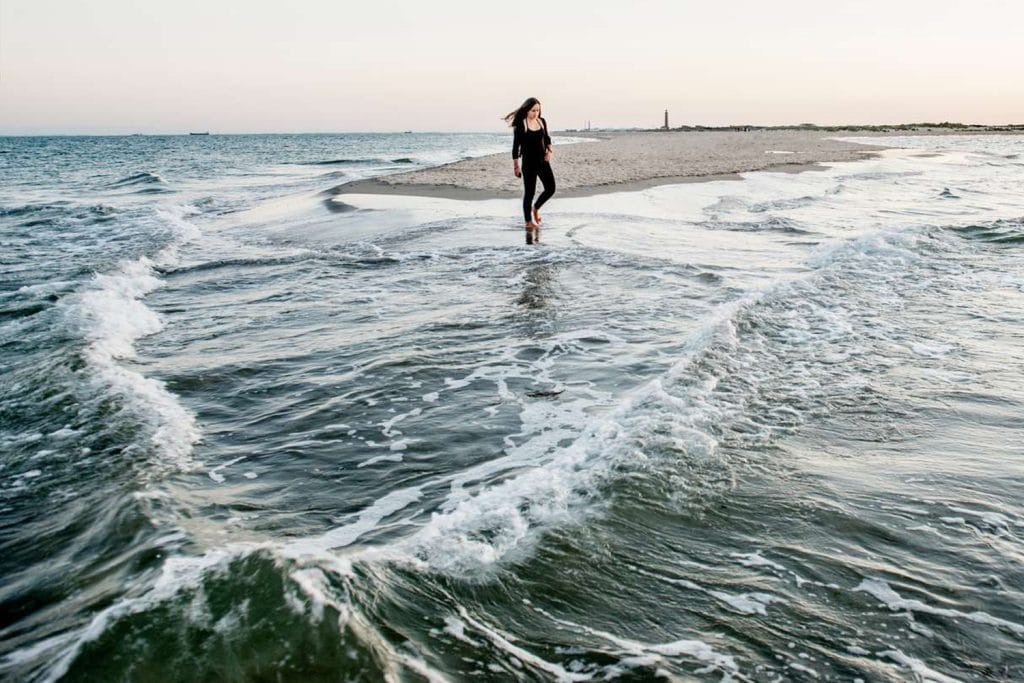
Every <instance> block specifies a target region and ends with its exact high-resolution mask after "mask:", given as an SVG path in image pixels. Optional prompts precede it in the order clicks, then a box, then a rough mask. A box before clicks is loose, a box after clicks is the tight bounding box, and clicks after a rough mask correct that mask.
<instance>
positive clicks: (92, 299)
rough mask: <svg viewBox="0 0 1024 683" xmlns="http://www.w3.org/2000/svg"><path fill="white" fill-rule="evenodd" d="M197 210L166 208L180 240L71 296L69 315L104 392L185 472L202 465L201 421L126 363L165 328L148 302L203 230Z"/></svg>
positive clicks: (164, 456) (162, 387)
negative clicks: (180, 252)
mask: <svg viewBox="0 0 1024 683" xmlns="http://www.w3.org/2000/svg"><path fill="white" fill-rule="evenodd" d="M190 212H191V210H190V209H187V208H181V209H179V210H177V211H172V210H169V209H168V210H163V211H162V212H161V215H162V216H163V217H164V218H165V219H166V220H168V221H169V222H170V223H171V224H172V226H173V227H174V228H175V231H176V235H177V238H176V241H175V242H173V243H172V244H171V245H170V246H168V247H166V248H165V249H163V250H161V252H160V253H158V254H157V255H156V256H155V257H154V259H152V260H151V259H149V258H147V257H145V256H143V257H140V258H139V259H137V260H135V261H125V262H122V263H121V265H120V267H119V268H118V269H117V270H116V271H114V272H112V273H101V274H98V275H96V276H95V277H94V278H93V280H92V282H90V283H89V285H88V286H87V287H86V288H85V289H84V290H83V291H82V292H80V293H78V294H77V295H73V296H70V297H68V298H67V301H66V303H65V304H64V309H65V313H66V314H67V315H68V317H69V318H70V319H71V321H72V323H73V324H74V325H75V326H77V327H78V328H79V329H80V330H81V333H82V334H83V336H84V337H85V339H86V342H87V346H86V348H85V349H84V350H83V355H84V357H85V359H86V362H87V363H88V365H89V367H90V369H91V371H92V379H93V381H94V382H95V383H96V385H97V386H98V388H99V390H100V392H101V394H107V395H110V394H113V395H116V396H118V397H119V398H120V399H121V400H122V408H121V409H122V410H123V411H124V412H125V413H127V414H130V415H132V416H133V418H134V419H137V420H139V421H140V422H141V423H142V424H144V425H145V427H146V428H145V433H146V436H147V438H148V441H149V443H150V445H151V447H152V448H153V449H154V451H156V452H157V453H159V454H160V456H161V459H162V461H163V463H164V464H165V465H169V466H172V467H174V468H177V469H181V470H190V469H195V468H196V467H197V465H196V463H195V462H194V460H193V458H192V446H193V444H194V443H195V442H196V441H198V440H199V436H200V433H199V427H198V425H197V424H196V421H195V417H194V416H193V415H192V413H191V412H190V411H189V410H188V409H186V408H185V407H184V406H183V405H181V403H180V402H179V401H178V400H177V397H176V396H175V395H174V394H172V393H171V392H170V391H168V390H167V387H166V385H165V384H164V383H163V382H162V381H160V380H157V379H153V378H150V377H146V376H144V375H143V374H141V373H140V372H137V371H136V370H134V369H131V368H129V367H127V366H126V365H124V364H123V362H122V361H125V360H131V359H133V358H135V355H136V354H135V342H136V341H138V340H139V339H140V338H142V337H145V336H148V335H152V334H155V333H157V332H159V331H160V330H161V329H162V328H163V323H162V322H161V320H160V317H159V316H158V315H157V314H156V313H155V312H154V311H153V310H151V309H150V308H148V307H147V306H146V305H145V304H144V303H143V302H142V299H143V297H145V296H146V295H147V294H149V293H150V292H152V291H153V290H155V289H156V288H158V287H160V286H161V284H162V281H161V280H160V279H159V278H158V277H157V276H156V273H155V270H154V266H155V265H156V264H157V263H160V264H168V263H172V262H174V260H175V259H176V258H177V246H178V244H180V243H182V242H183V241H185V240H187V239H192V238H194V237H195V236H196V234H197V232H198V230H197V228H195V226H192V225H191V224H190V223H188V221H186V220H185V218H184V216H185V215H187V214H188V213H190Z"/></svg>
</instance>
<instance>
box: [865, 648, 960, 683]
mask: <svg viewBox="0 0 1024 683" xmlns="http://www.w3.org/2000/svg"><path fill="white" fill-rule="evenodd" d="M878 656H879V657H888V658H889V659H891V660H892V661H894V662H896V663H897V664H900V665H902V666H905V667H907V668H908V669H910V671H911V672H912V673H913V674H914V680H916V681H920V683H960V679H959V678H953V677H952V676H947V675H945V674H943V673H939V672H938V671H936V670H935V669H932V668H931V667H929V666H928V665H927V664H925V663H924V662H922V661H921V660H920V659H917V658H916V657H911V656H910V655H906V654H904V653H903V652H902V651H900V650H897V649H895V648H893V649H891V650H883V651H881V652H879V653H878Z"/></svg>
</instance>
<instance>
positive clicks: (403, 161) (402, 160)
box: [391, 157, 416, 164]
mask: <svg viewBox="0 0 1024 683" xmlns="http://www.w3.org/2000/svg"><path fill="white" fill-rule="evenodd" d="M391 163H393V164H414V163H416V162H414V161H413V160H412V159H410V158H409V157H399V158H398V159H392V160H391Z"/></svg>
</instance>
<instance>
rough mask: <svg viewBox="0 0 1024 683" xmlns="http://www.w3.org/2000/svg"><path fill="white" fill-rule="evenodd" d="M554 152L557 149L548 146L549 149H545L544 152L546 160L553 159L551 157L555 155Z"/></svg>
mask: <svg viewBox="0 0 1024 683" xmlns="http://www.w3.org/2000/svg"><path fill="white" fill-rule="evenodd" d="M554 154H555V150H554V149H552V148H551V147H548V148H547V150H545V152H544V161H551V157H552V156H554Z"/></svg>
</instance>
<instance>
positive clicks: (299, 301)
mask: <svg viewBox="0 0 1024 683" xmlns="http://www.w3.org/2000/svg"><path fill="white" fill-rule="evenodd" d="M506 137H507V136H502V135H468V134H467V135H423V134H415V135H367V136H210V137H209V138H207V137H205V136H203V137H192V138H189V137H168V138H150V137H130V138H4V139H0V152H2V153H0V173H2V177H3V181H4V182H3V183H2V184H0V185H2V187H0V207H2V208H0V230H2V232H0V234H2V239H3V247H4V249H3V253H4V256H3V260H2V264H3V265H2V267H3V271H2V280H0V281H2V283H3V288H2V293H0V388H2V391H0V396H2V399H0V444H2V450H0V453H2V456H0V457H2V461H0V467H2V470H0V471H2V473H3V478H2V484H0V509H2V510H3V522H4V525H3V532H2V536H0V543H2V550H3V552H2V554H0V573H2V574H0V575H2V577H3V580H2V581H0V586H2V588H0V600H2V601H3V610H2V614H3V615H4V617H3V622H2V623H0V629H2V630H0V656H2V660H0V671H3V675H4V676H5V677H8V678H11V679H17V680H58V679H65V680H104V681H109V680H183V681H184V680H187V681H193V680H263V679H275V680H295V681H308V680H336V679H344V680H350V679H354V680H380V679H382V678H385V679H386V678H392V679H396V680H463V679H483V680H512V679H516V680H609V679H621V680H649V679H653V678H657V677H668V678H670V679H677V680H705V679H706V680H721V679H723V678H724V679H733V680H757V681H761V680H763V681H773V680H818V679H826V680H853V679H855V678H861V679H863V680H866V681H874V680H894V681H895V680H915V679H916V680H949V679H956V680H1014V679H1018V678H1020V677H1021V676H1022V675H1024V649H1022V644H1024V614H1022V613H1021V612H1022V607H1021V605H1024V601H1022V600H1021V590H1022V586H1024V573H1022V570H1021V567H1022V564H1021V561H1022V559H1024V541H1022V526H1021V525H1022V522H1024V508H1022V504H1021V501H1022V500H1024V490H1022V489H1024V484H1022V481H1024V479H1022V477H1021V475H1022V473H1024V472H1022V470H1024V466H1022V465H1024V445H1022V444H1024V438H1022V434H1024V422H1022V420H1021V417H1020V415H1021V414H1022V411H1021V407H1022V406H1021V403H1022V400H1024V394H1022V391H1021V389H1020V387H1021V386H1022V382H1021V379H1022V375H1024V344H1022V337H1024V266H1022V265H1021V259H1020V256H1021V252H1020V249H1021V245H1022V244H1024V196H1022V195H1021V194H1020V187H1021V186H1022V184H1021V183H1022V180H1024V158H1022V155H1024V142H1022V141H1021V139H1020V138H1015V137H1003V136H991V137H962V138H961V137H957V138H898V139H893V140H891V141H890V144H893V145H895V146H898V147H899V148H900V149H898V150H896V151H892V152H887V153H886V154H885V155H883V156H882V157H881V158H878V159H873V160H868V161H863V162H855V163H848V164H837V165H834V166H831V167H828V168H826V169H824V170H821V171H815V172H810V173H803V174H799V175H791V174H771V173H757V174H748V175H747V176H746V177H745V179H744V180H743V181H740V182H726V181H723V182H712V183H703V184H698V185H685V186H665V187H660V188H653V189H650V190H644V191H642V192H634V193H620V194H611V195H604V196H597V197H590V198H576V199H560V198H558V197H557V196H556V197H555V199H554V200H552V202H551V204H550V205H549V207H548V211H546V212H545V227H544V229H543V240H542V244H541V245H540V246H537V247H527V246H526V245H524V244H523V243H522V242H523V236H522V229H521V227H519V220H518V202H517V201H516V200H494V201H483V202H455V201H449V200H440V199H417V198H401V197H384V196H368V195H367V196H363V195H347V196H346V197H345V202H346V203H347V204H350V205H352V206H354V207H355V210H352V211H346V212H340V213H339V212H334V211H330V210H329V209H328V207H327V206H325V202H327V203H329V202H330V201H332V200H331V196H330V195H329V194H325V193H324V191H325V190H328V189H329V188H331V187H333V186H335V185H337V184H339V183H344V182H346V181H349V180H355V179H359V178H365V177H371V176H374V175H378V174H381V173H389V172H395V171H400V170H405V169H408V168H416V167H421V166H428V165H433V164H437V163H444V162H446V161H450V160H455V159H459V158H463V157H466V156H473V155H478V154H486V153H491V152H496V151H501V152H505V151H506V147H507V144H508V140H507V139H506ZM556 173H557V168H556Z"/></svg>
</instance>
